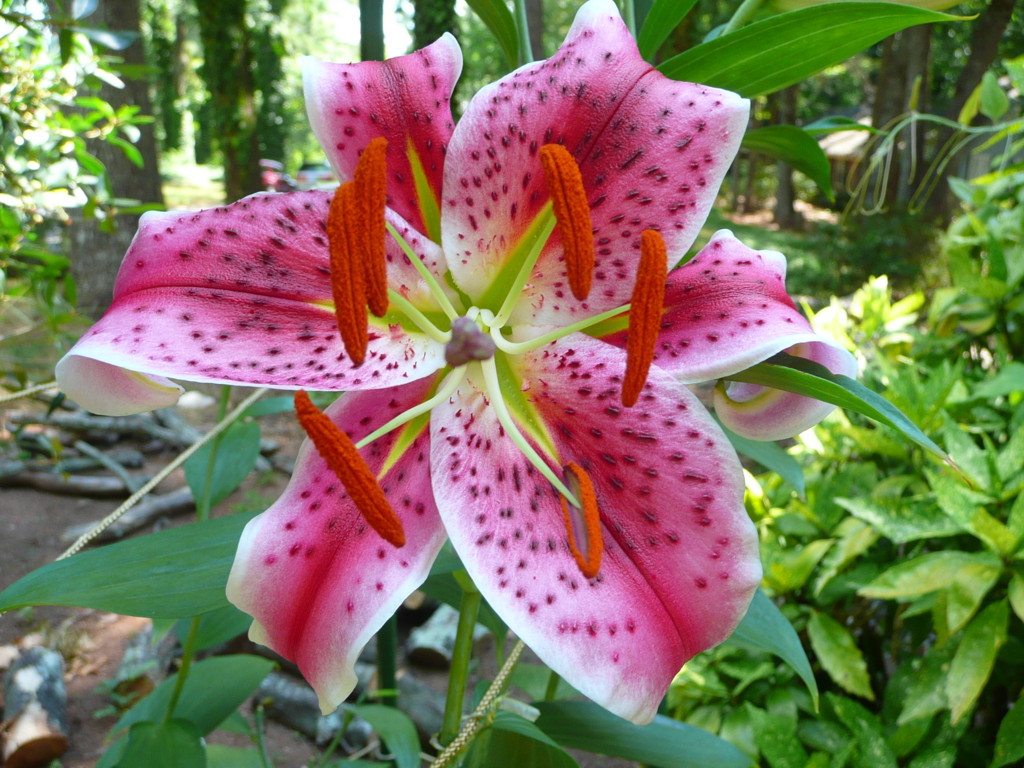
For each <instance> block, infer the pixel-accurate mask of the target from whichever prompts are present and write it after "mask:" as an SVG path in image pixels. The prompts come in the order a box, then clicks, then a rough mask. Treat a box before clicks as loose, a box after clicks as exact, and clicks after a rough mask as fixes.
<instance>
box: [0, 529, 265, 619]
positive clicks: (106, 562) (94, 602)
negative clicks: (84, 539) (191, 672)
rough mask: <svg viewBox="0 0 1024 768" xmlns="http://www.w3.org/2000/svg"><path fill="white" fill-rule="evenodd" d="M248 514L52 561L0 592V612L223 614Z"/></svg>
mask: <svg viewBox="0 0 1024 768" xmlns="http://www.w3.org/2000/svg"><path fill="white" fill-rule="evenodd" d="M253 516H254V514H241V515H230V516H228V517H219V518H216V519H214V520H207V521H205V522H202V523H194V524H193V525H185V526H182V527H181V528H172V529H171V530H167V531H160V532H159V533H153V534H150V535H149V536H143V537H142V538H138V539H130V540H129V541H122V542H118V543H117V544H111V545H110V546H106V547H102V548H100V549H93V550H90V551H88V552H80V553H79V554H77V555H74V556H73V557H69V558H67V559H66V560H58V561H57V562H55V563H50V564H49V565H45V566H43V567H42V568H39V569H38V570H35V571H33V572H32V573H30V574H28V575H27V576H24V577H22V578H21V579H19V580H18V581H16V582H14V584H12V585H11V586H9V587H8V588H7V589H5V590H4V591H3V592H0V611H9V610H11V609H12V608H20V607H22V606H25V605H73V606H77V607H80V608H95V609H97V610H101V611H112V612H114V613H122V614H125V615H128V616H147V617H149V618H171V619H178V618H182V617H185V616H198V615H199V614H201V613H207V612H208V611H213V610H215V609H217V608H223V607H224V606H226V605H227V604H228V602H227V598H226V597H225V596H224V585H225V584H226V583H227V580H228V572H229V571H230V570H231V563H232V561H233V560H234V557H235V547H236V546H237V545H238V537H239V536H241V534H242V528H243V527H244V526H245V524H246V523H247V522H249V520H251V519H252V518H253ZM112 575H116V578H113V577H112Z"/></svg>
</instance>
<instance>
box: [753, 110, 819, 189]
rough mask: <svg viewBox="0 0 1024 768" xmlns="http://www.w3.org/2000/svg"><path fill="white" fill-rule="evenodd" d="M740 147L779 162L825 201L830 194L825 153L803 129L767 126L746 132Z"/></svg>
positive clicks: (790, 126)
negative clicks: (812, 186)
mask: <svg viewBox="0 0 1024 768" xmlns="http://www.w3.org/2000/svg"><path fill="white" fill-rule="evenodd" d="M743 146H744V147H745V148H746V149H749V150H750V151H752V152H760V153H761V154H764V155H768V156H769V157H774V158H775V159H777V160H782V161H783V162H786V163H788V164H789V165H791V166H793V167H794V168H795V169H796V170H798V171H800V172H801V173H803V174H805V175H806V176H807V177H808V178H809V179H810V180H811V181H813V182H814V183H815V184H817V185H818V189H820V190H821V191H822V192H824V193H825V194H826V195H827V196H828V199H829V200H834V199H835V195H834V194H833V193H832V168H831V166H830V165H829V163H828V158H827V157H825V152H824V151H823V150H822V148H821V147H820V146H818V142H816V141H815V140H814V139H813V138H812V137H811V135H810V134H809V133H807V131H805V130H804V129H803V128H797V127H796V126H795V125H769V126H766V127H764V128H756V129H755V130H753V131H747V132H746V134H745V135H744V136H743Z"/></svg>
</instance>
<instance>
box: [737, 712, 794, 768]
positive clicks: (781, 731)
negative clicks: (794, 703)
mask: <svg viewBox="0 0 1024 768" xmlns="http://www.w3.org/2000/svg"><path fill="white" fill-rule="evenodd" d="M747 709H748V710H749V712H750V721H751V723H752V724H753V726H754V737H755V739H756V740H757V748H758V749H760V750H761V753H762V754H763V755H764V757H765V760H767V762H768V765H769V766H771V768H806V766H807V751H806V750H805V749H804V748H803V746H802V745H801V744H800V740H799V739H798V738H797V735H796V720H795V719H793V718H789V717H786V716H785V715H781V714H776V713H770V712H765V711H764V710H761V709H758V708H756V707H753V706H751V705H750V704H747Z"/></svg>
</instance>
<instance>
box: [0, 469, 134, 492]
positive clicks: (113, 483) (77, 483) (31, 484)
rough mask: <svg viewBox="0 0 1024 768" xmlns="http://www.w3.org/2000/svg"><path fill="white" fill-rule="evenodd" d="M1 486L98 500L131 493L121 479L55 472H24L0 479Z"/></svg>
mask: <svg viewBox="0 0 1024 768" xmlns="http://www.w3.org/2000/svg"><path fill="white" fill-rule="evenodd" d="M143 480H145V478H143ZM0 486H4V487H8V488H10V487H22V488H35V489H36V490H37V491H45V492H46V493H56V494H59V495H61V496H90V497H93V498H97V499H109V498H117V497H119V496H125V495H127V494H129V493H131V490H129V489H128V488H125V485H124V481H123V480H122V479H121V478H119V477H94V476H92V475H68V476H64V475H58V474H54V473H53V472H22V473H21V474H18V475H12V476H10V477H4V478H0Z"/></svg>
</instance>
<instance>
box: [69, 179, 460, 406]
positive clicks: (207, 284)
mask: <svg viewBox="0 0 1024 768" xmlns="http://www.w3.org/2000/svg"><path fill="white" fill-rule="evenodd" d="M329 201H330V194H329V193H326V192H295V193H290V194H280V195H270V194H260V195H254V196H252V197H247V198H245V199H243V200H240V201H238V202H237V203H234V204H233V205H229V206H223V207H220V208H214V209H210V210H206V211H199V212H195V213H192V212H185V213H182V212H173V213H148V214H146V215H145V216H143V218H142V221H141V222H140V224H139V231H138V233H137V234H136V236H135V239H134V240H133V241H132V245H131V247H130V248H129V249H128V253H127V254H126V255H125V259H124V262H123V263H122V265H121V270H120V272H119V273H118V277H117V282H116V284H115V287H114V301H113V303H112V305H111V307H110V309H109V310H108V311H107V313H106V314H105V315H104V316H103V318H102V319H101V320H100V321H99V322H98V323H96V324H95V325H94V326H93V327H92V328H91V329H90V330H89V331H88V332H87V333H86V334H85V335H84V336H83V337H82V338H81V340H80V341H79V342H78V344H76V345H75V346H74V348H72V350H71V352H69V353H68V356H67V357H66V358H65V361H66V362H65V361H62V363H61V365H60V366H58V382H59V383H60V385H61V387H62V388H64V390H65V392H67V393H68V395H69V396H71V397H72V399H74V400H76V401H77V402H78V403H79V404H80V405H82V406H83V407H85V408H87V409H90V410H95V411H97V412H110V404H109V403H107V402H106V400H105V399H109V397H107V395H106V394H104V392H105V391H110V388H111V386H114V387H116V388H118V391H119V392H121V393H122V394H123V395H124V400H123V402H121V403H119V404H118V407H119V408H121V410H122V412H138V411H140V410H146V409H148V408H151V407H152V405H151V403H150V402H149V401H148V400H147V399H146V395H147V393H148V390H146V389H139V388H138V386H137V380H138V375H139V374H145V375H146V376H149V377H158V378H159V377H173V378H179V379H185V380H188V381H205V382H217V383H232V384H250V385H258V386H272V387H279V388H282V389H298V388H310V389H365V388H380V387H388V386H394V385H396V384H403V383H406V382H409V381H412V380H414V379H417V378H420V377H423V376H427V375H429V374H430V373H433V372H434V371H435V370H437V369H438V368H439V367H440V366H441V365H443V364H444V350H443V346H442V345H440V344H438V343H436V342H434V341H432V340H430V339H429V338H427V337H425V336H423V335H421V334H419V333H410V332H407V331H405V330H404V329H403V328H402V327H401V326H399V325H397V324H392V325H388V324H387V322H385V321H376V320H374V322H373V324H372V325H371V330H370V335H371V341H370V346H369V352H368V356H367V361H366V362H365V363H364V364H363V365H362V366H359V367H353V366H352V364H351V363H350V362H349V360H348V358H347V357H346V355H345V351H344V347H343V346H342V344H341V342H340V340H339V337H338V330H337V327H336V324H335V318H334V313H333V309H332V298H331V287H330V270H329V268H328V263H329V262H328V254H327V240H326V236H325V234H324V229H325V217H326V214H327V209H328V205H329ZM388 216H389V219H390V221H391V222H392V224H393V225H394V226H395V227H396V229H398V231H400V232H402V231H404V232H405V233H406V238H407V239H408V240H409V242H410V244H411V245H412V247H413V249H414V252H416V253H418V254H419V255H420V256H421V259H422V261H423V262H424V263H425V264H426V265H427V266H428V268H430V269H431V270H432V271H434V273H435V274H437V275H440V274H443V273H444V271H445V269H446V266H445V262H444V256H443V254H442V253H441V251H440V249H439V248H438V247H437V246H436V245H435V244H434V243H432V242H430V241H429V240H427V239H426V238H424V237H422V236H420V235H418V234H417V233H416V232H415V230H413V229H412V228H411V226H410V225H409V224H408V223H406V222H405V221H404V220H403V219H402V218H401V217H399V216H398V215H397V214H395V213H394V212H389V213H388ZM387 258H388V281H389V284H390V285H391V287H392V288H394V289H395V290H397V291H398V292H399V293H402V294H404V295H405V296H406V297H407V298H409V300H410V301H412V302H413V303H414V304H416V305H417V306H419V307H420V308H421V309H425V310H437V309H438V306H437V303H436V301H435V300H434V299H433V297H432V296H431V295H430V293H429V291H428V290H427V288H426V286H425V284H424V283H423V281H422V279H421V278H420V277H419V274H418V273H417V272H416V270H415V269H414V268H413V266H412V264H411V263H410V262H409V260H408V258H407V257H406V256H405V254H404V253H403V252H402V251H401V250H400V249H399V247H398V245H397V244H396V243H394V241H393V240H392V239H391V238H388V249H387ZM72 360H73V361H74V363H73V364H71V362H70V361H72ZM114 380H118V381H120V382H121V383H119V384H112V382H114ZM162 404H165V405H166V404H167V403H162Z"/></svg>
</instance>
